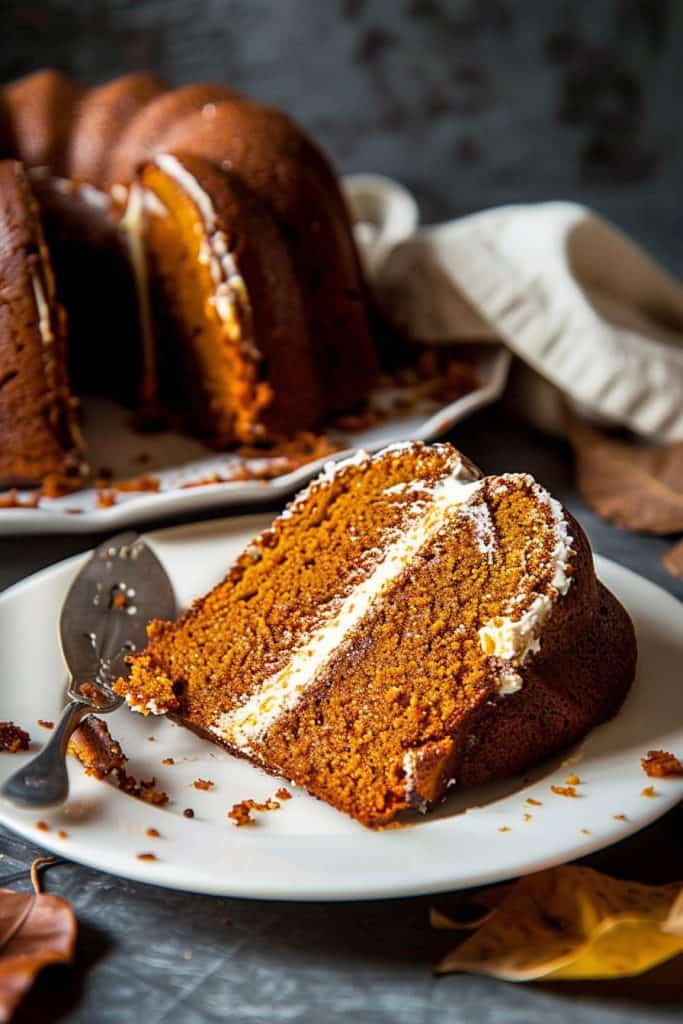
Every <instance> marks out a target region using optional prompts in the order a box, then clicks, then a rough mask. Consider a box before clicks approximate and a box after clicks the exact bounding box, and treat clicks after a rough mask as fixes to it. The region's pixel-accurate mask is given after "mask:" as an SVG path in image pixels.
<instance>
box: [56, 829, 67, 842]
mask: <svg viewBox="0 0 683 1024" xmlns="http://www.w3.org/2000/svg"><path fill="white" fill-rule="evenodd" d="M68 837H69V833H68V832H65V831H64V829H63V828H60V830H59V832H58V833H57V838H58V839H68Z"/></svg>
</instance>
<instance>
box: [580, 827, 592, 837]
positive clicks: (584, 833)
mask: <svg viewBox="0 0 683 1024" xmlns="http://www.w3.org/2000/svg"><path fill="white" fill-rule="evenodd" d="M590 834H591V833H590V829H588V828H582V829H581V835H582V836H589V835H590Z"/></svg>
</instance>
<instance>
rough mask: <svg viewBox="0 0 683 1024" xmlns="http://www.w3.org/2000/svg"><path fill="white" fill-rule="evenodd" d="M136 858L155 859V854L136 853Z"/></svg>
mask: <svg viewBox="0 0 683 1024" xmlns="http://www.w3.org/2000/svg"><path fill="white" fill-rule="evenodd" d="M137 858H138V860H156V859H157V855H156V853H138V855H137Z"/></svg>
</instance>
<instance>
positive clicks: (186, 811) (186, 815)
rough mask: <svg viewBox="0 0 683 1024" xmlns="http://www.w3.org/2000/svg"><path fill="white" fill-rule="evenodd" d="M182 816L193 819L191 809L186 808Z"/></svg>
mask: <svg viewBox="0 0 683 1024" xmlns="http://www.w3.org/2000/svg"><path fill="white" fill-rule="evenodd" d="M183 816H184V817H185V818H194V811H193V810H192V808H191V807H186V808H185V810H184V811H183Z"/></svg>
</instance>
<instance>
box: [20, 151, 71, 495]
mask: <svg viewBox="0 0 683 1024" xmlns="http://www.w3.org/2000/svg"><path fill="white" fill-rule="evenodd" d="M0 399H1V400H0V432H1V434H2V445H1V448H0V486H32V485H35V484H40V483H41V482H42V481H43V480H44V478H45V477H46V476H48V475H51V474H54V475H56V476H60V477H67V476H71V477H73V476H79V475H81V474H82V473H83V472H84V470H85V467H84V463H83V461H82V456H83V451H84V444H83V439H82V436H81V432H80V428H79V425H78V413H77V402H76V400H75V399H74V398H73V396H72V395H71V390H70V387H69V377H68V370H67V362H66V317H65V313H64V310H63V308H62V307H61V305H60V304H59V302H58V301H57V296H56V289H55V278H54V274H53V272H52V266H51V262H50V254H49V251H48V247H47V244H46V242H45V236H44V233H43V227H42V223H41V217H40V211H39V208H38V204H37V202H36V199H35V197H34V195H33V192H32V190H31V186H30V183H29V180H28V177H27V175H26V173H25V171H24V169H23V166H22V165H21V164H20V163H19V162H18V161H14V160H5V161H0Z"/></svg>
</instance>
